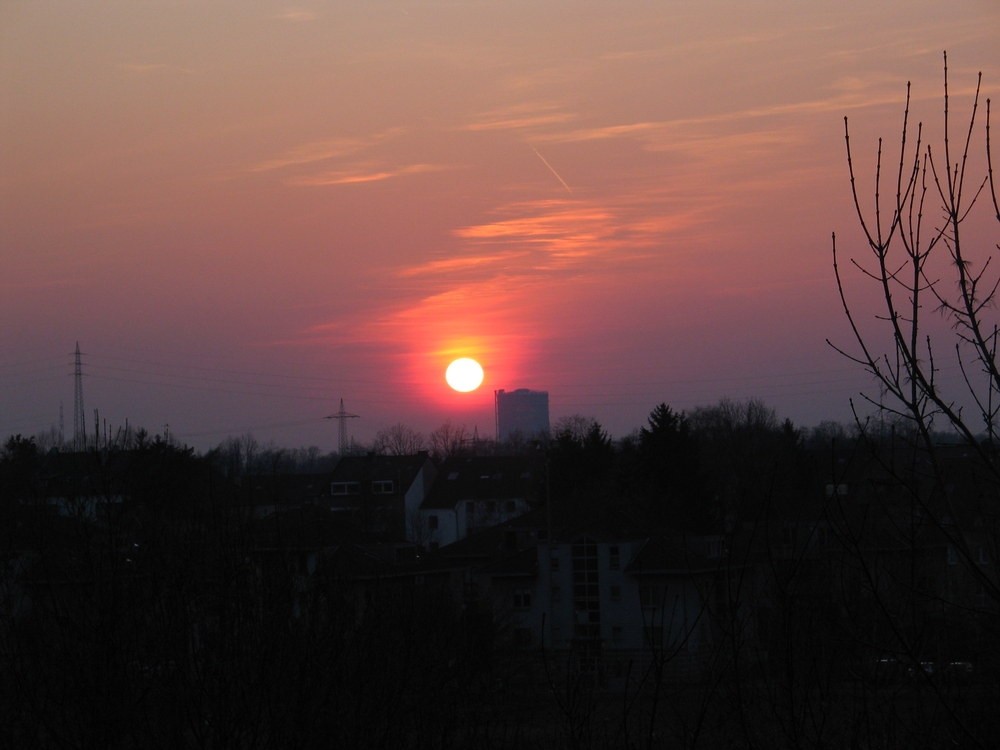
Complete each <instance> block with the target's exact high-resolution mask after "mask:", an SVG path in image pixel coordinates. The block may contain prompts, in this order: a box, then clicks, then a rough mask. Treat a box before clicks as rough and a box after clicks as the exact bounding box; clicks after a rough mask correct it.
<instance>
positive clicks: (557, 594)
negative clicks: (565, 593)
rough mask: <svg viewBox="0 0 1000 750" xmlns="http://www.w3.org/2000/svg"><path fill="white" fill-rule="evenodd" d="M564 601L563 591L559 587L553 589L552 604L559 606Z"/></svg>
mask: <svg viewBox="0 0 1000 750" xmlns="http://www.w3.org/2000/svg"><path fill="white" fill-rule="evenodd" d="M561 600H562V589H561V588H559V587H558V586H553V587H552V603H553V604H558V603H559V602H560V601H561Z"/></svg>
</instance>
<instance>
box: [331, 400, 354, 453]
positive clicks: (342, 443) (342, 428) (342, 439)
mask: <svg viewBox="0 0 1000 750" xmlns="http://www.w3.org/2000/svg"><path fill="white" fill-rule="evenodd" d="M326 419H336V420H337V421H338V422H339V423H340V424H338V425H337V432H338V435H337V438H338V440H337V451H338V452H339V453H340V455H341V456H343V455H344V453H346V452H347V420H348V419H360V415H359V414H349V413H348V412H346V411H344V399H340V411H338V412H337V413H336V414H331V415H330V416H328V417H326Z"/></svg>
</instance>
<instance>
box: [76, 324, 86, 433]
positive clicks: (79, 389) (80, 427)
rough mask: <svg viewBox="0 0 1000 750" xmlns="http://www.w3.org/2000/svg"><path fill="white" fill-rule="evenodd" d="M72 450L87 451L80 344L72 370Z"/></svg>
mask: <svg viewBox="0 0 1000 750" xmlns="http://www.w3.org/2000/svg"><path fill="white" fill-rule="evenodd" d="M73 380H74V382H73V385H74V388H73V450H75V451H85V450H87V424H86V420H85V419H84V416H83V365H82V364H81V362H80V342H79V341H77V342H76V355H75V361H74V368H73Z"/></svg>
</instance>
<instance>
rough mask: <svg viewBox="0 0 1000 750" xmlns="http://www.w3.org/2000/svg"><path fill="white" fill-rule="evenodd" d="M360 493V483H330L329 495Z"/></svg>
mask: <svg viewBox="0 0 1000 750" xmlns="http://www.w3.org/2000/svg"><path fill="white" fill-rule="evenodd" d="M360 492H361V482H331V483H330V494H331V495H357V494H358V493H360Z"/></svg>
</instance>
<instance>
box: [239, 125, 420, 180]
mask: <svg viewBox="0 0 1000 750" xmlns="http://www.w3.org/2000/svg"><path fill="white" fill-rule="evenodd" d="M402 132H403V131H402V128H391V129H389V130H383V131H382V132H380V133H375V134H373V135H369V136H363V137H348V138H330V139H327V140H322V141H311V142H309V143H303V144H301V145H299V146H295V147H294V148H291V149H289V150H287V151H285V152H284V153H283V154H281V155H280V156H276V157H274V158H271V159H267V160H265V161H262V162H258V163H257V164H254V165H253V166H252V167H250V169H249V171H251V172H267V171H271V170H275V169H285V168H286V167H296V166H301V165H303V164H313V163H315V162H320V161H326V160H327V159H335V158H338V157H341V156H350V155H351V154H356V153H358V152H360V151H363V150H365V149H367V148H370V147H372V146H374V145H376V144H377V143H380V142H383V141H386V140H389V139H392V138H395V137H397V136H399V135H400V134H401V133H402Z"/></svg>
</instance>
